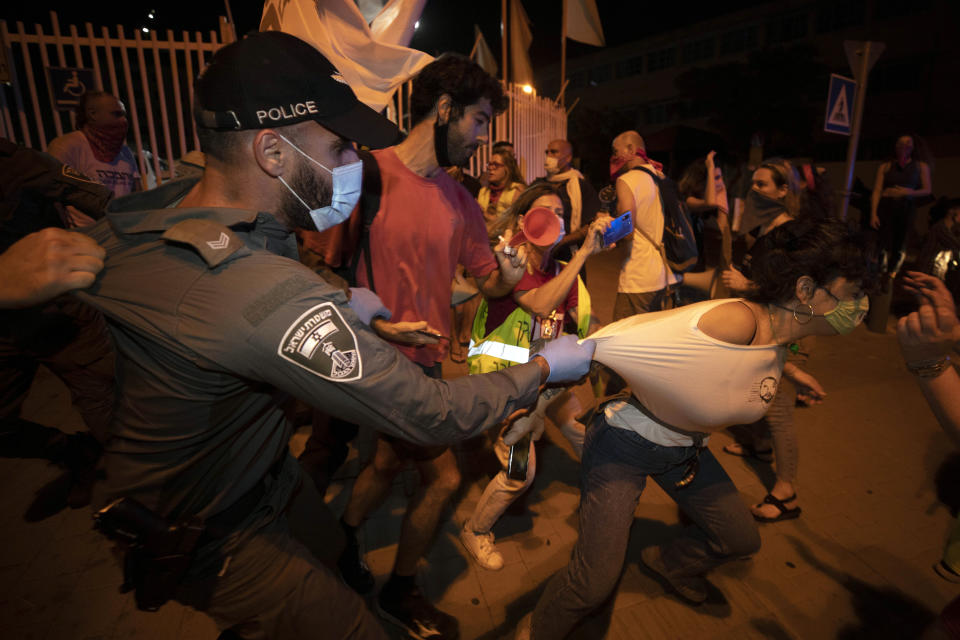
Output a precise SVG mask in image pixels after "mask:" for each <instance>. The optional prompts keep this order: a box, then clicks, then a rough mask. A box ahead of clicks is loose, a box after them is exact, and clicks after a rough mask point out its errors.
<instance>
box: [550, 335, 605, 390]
mask: <svg viewBox="0 0 960 640" xmlns="http://www.w3.org/2000/svg"><path fill="white" fill-rule="evenodd" d="M596 348H597V343H596V342H594V341H593V340H584V341H583V343H582V344H577V337H576V336H574V335H565V336H561V337H559V338H557V339H556V340H551V341H550V342H548V343H546V344H545V345H543V349H541V350H540V351H539V352H537V355H538V356H543V358H544V359H545V360H546V361H547V364H548V365H550V375H549V376H547V382H574V381H575V380H579V379H580V378H582V377H583V376H585V375H587V372H588V371H589V370H590V361H591V360H592V359H593V352H594V351H595V350H596Z"/></svg>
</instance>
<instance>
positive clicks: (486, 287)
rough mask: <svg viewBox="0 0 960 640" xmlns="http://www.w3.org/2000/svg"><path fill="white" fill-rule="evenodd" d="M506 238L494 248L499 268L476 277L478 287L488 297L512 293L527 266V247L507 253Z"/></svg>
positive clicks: (500, 296)
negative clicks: (513, 252)
mask: <svg viewBox="0 0 960 640" xmlns="http://www.w3.org/2000/svg"><path fill="white" fill-rule="evenodd" d="M506 248H507V242H506V240H503V241H501V242H500V244H498V245H497V246H496V248H495V249H494V250H493V256H494V257H495V258H496V259H497V264H498V265H499V266H498V268H496V269H494V270H493V271H491V272H490V273H488V274H487V275H485V276H482V277H479V278H475V280H476V282H477V288H478V289H480V293H482V294H483V295H484V296H486V297H487V298H502V297H504V296H507V295H510V292H511V291H513V288H514V287H515V286H516V285H517V283H518V282H520V279H521V278H522V277H523V272H524V270H525V269H526V267H527V252H526V248H525V247H522V246H521V247H519V248H518V249H517V252H516V253H515V254H511V255H507V253H506V251H505V249H506Z"/></svg>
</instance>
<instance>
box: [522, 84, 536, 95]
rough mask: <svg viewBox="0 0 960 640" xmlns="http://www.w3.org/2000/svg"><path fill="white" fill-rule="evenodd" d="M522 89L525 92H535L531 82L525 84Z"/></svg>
mask: <svg viewBox="0 0 960 640" xmlns="http://www.w3.org/2000/svg"><path fill="white" fill-rule="evenodd" d="M521 89H523V92H524V93H533V87H532V86H530V85H529V84H525V85H523V86H522V87H521Z"/></svg>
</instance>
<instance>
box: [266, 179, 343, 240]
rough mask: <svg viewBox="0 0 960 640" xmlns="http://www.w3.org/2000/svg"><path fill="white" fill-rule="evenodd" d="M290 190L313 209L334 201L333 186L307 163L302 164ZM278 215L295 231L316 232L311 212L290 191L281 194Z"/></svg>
mask: <svg viewBox="0 0 960 640" xmlns="http://www.w3.org/2000/svg"><path fill="white" fill-rule="evenodd" d="M290 188H291V189H293V190H294V191H296V192H297V195H299V196H300V197H301V198H303V201H304V202H306V203H307V204H308V205H310V208H311V209H316V208H318V207H325V206H327V205H329V204H330V202H331V201H332V200H333V185H332V183H330V182H329V181H328V180H324V179H323V178H321V177H320V176H319V175H317V174H316V172H314V171H313V170H312V169H311V168H310V167H309V166H308V165H307V164H306V163H303V164H300V165H299V166H298V167H297V169H296V171H295V172H294V174H293V180H291V181H290ZM276 215H277V217H278V218H280V219H281V221H283V222H285V223H286V224H287V225H288V226H290V227H292V228H294V229H309V230H311V231H312V230H315V229H316V228H317V227H316V225H315V224H314V222H313V218H311V217H310V212H309V211H308V210H307V209H305V208H304V206H303V204H302V203H301V202H300V201H299V200H297V199H296V197H294V195H293V194H292V193H290V191H289V190H287V189H284V190H283V191H282V192H281V196H280V202H279V204H278V205H277V212H276Z"/></svg>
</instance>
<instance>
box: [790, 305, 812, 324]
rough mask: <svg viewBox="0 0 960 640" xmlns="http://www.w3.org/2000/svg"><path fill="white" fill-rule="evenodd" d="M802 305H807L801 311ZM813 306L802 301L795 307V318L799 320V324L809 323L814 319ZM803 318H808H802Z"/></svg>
mask: <svg viewBox="0 0 960 640" xmlns="http://www.w3.org/2000/svg"><path fill="white" fill-rule="evenodd" d="M800 307H806V309H805V310H803V311H801V310H800ZM813 315H814V314H813V307H812V306H810V305H809V304H803V303H800V304H798V305H797V306H795V307H794V308H793V319H794V320H796V321H797V324H807V323H808V322H810V321H811V320H813ZM801 318H806V319H805V320H801Z"/></svg>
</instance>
